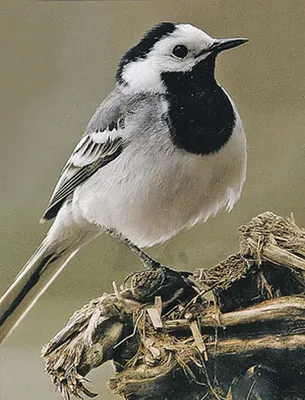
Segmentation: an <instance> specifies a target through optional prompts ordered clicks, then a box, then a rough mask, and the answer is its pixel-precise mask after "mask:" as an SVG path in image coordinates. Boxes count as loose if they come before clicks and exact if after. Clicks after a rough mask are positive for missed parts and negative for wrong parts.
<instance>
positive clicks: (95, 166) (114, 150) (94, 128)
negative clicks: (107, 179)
mask: <svg viewBox="0 0 305 400" xmlns="http://www.w3.org/2000/svg"><path fill="white" fill-rule="evenodd" d="M106 100H107V99H106ZM111 107H112V108H111ZM111 107H110V109H109V113H108V115H107V112H106V116H108V118H105V110H106V111H107V104H105V105H104V103H102V105H101V107H100V108H99V109H98V110H97V111H96V113H95V114H94V116H93V117H92V119H91V121H90V122H89V125H88V128H87V130H86V132H85V135H84V136H83V137H82V139H81V140H80V142H79V143H78V145H77V146H76V147H75V149H74V151H73V153H72V155H71V157H70V158H69V160H68V162H67V163H66V165H65V167H64V168H63V170H62V172H61V175H60V178H59V181H58V183H57V185H56V186H55V189H54V191H53V194H52V196H51V199H50V201H49V204H48V207H47V209H46V211H45V213H44V215H43V217H42V218H41V222H44V221H47V220H49V219H52V218H54V217H55V216H56V215H57V213H58V211H59V210H60V208H61V206H62V204H63V203H64V202H65V201H66V199H67V198H69V197H70V196H71V195H72V194H73V192H74V190H75V189H76V188H77V187H78V186H79V185H81V184H82V183H83V182H85V181H86V180H87V179H89V178H90V177H91V176H92V175H94V174H95V173H96V171H98V170H99V169H100V168H102V167H103V166H104V165H106V164H108V163H109V162H111V161H113V160H114V159H115V158H117V157H118V156H119V155H120V153H121V152H122V150H123V148H124V145H125V144H126V141H125V140H123V131H124V128H125V114H124V111H123V110H122V107H115V108H114V107H113V105H112V104H111ZM103 114H104V115H103ZM109 115H110V116H112V119H111V121H110V123H109V124H108V126H107V125H106V123H105V119H106V121H107V119H108V121H109V119H110V118H109Z"/></svg>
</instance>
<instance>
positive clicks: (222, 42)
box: [195, 38, 248, 58]
mask: <svg viewBox="0 0 305 400" xmlns="http://www.w3.org/2000/svg"><path fill="white" fill-rule="evenodd" d="M246 42H248V39H246V38H233V39H219V40H216V41H215V42H214V43H213V44H212V45H211V46H210V47H209V48H207V49H204V50H202V51H201V52H200V53H198V54H196V56H195V58H197V57H200V56H201V55H202V54H205V53H220V52H221V51H224V50H229V49H233V47H237V46H240V45H242V44H244V43H246Z"/></svg>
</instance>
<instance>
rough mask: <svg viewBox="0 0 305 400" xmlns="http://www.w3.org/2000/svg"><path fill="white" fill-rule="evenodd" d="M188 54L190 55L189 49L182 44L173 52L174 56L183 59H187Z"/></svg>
mask: <svg viewBox="0 0 305 400" xmlns="http://www.w3.org/2000/svg"><path fill="white" fill-rule="evenodd" d="M187 53H188V49H187V48H186V47H185V46H183V45H182V44H179V45H178V46H175V47H174V48H173V51H172V54H173V56H175V57H177V58H181V59H183V58H184V57H186V56H187Z"/></svg>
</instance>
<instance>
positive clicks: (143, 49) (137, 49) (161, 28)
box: [116, 22, 176, 81]
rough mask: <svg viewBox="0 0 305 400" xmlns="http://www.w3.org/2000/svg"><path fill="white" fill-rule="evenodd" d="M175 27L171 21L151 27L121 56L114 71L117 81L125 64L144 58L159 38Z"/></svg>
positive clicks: (120, 77)
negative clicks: (115, 71)
mask: <svg viewBox="0 0 305 400" xmlns="http://www.w3.org/2000/svg"><path fill="white" fill-rule="evenodd" d="M175 29H176V25H175V24H173V23H172V22H161V23H160V24H158V25H156V26H154V27H153V28H151V29H150V30H149V31H148V32H147V33H146V34H145V35H144V37H143V38H142V39H141V40H140V42H139V43H138V44H136V45H135V46H134V47H132V48H131V49H129V50H128V51H127V52H126V53H125V54H124V55H123V56H122V58H121V60H120V62H119V66H118V69H117V73H116V79H117V81H119V80H121V79H122V71H123V68H124V66H125V65H126V64H128V63H129V62H132V61H136V60H137V59H139V58H144V57H145V56H146V55H147V54H148V53H149V52H150V50H151V49H152V47H153V46H154V45H155V44H156V43H157V42H158V41H159V40H160V39H161V38H163V37H165V36H167V35H169V34H170V33H172V32H174V30H175Z"/></svg>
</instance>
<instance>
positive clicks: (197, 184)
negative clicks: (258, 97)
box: [73, 122, 246, 247]
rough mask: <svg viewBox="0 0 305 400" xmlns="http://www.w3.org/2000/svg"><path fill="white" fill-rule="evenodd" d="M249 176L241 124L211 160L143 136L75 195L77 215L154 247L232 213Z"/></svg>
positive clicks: (134, 240)
mask: <svg viewBox="0 0 305 400" xmlns="http://www.w3.org/2000/svg"><path fill="white" fill-rule="evenodd" d="M147 140H149V141H150V146H149V147H148V146H147ZM144 148H145V149H149V151H146V152H144ZM245 173H246V142H245V136H244V132H243V128H242V125H241V123H240V122H238V123H237V126H236V128H235V129H234V132H233V134H232V136H231V138H230V140H229V141H228V142H227V144H226V145H225V146H224V147H223V148H222V149H221V150H220V151H219V152H218V153H215V154H211V155H208V156H198V155H194V154H190V153H187V152H185V151H184V150H180V149H174V148H173V146H172V144H171V142H170V141H169V139H168V140H164V138H163V139H162V138H160V137H159V138H158V137H152V138H150V137H144V136H143V138H142V139H138V140H136V141H133V142H132V144H129V145H128V147H127V148H126V149H125V150H124V151H123V153H122V154H121V155H120V156H119V157H118V158H117V159H116V160H114V161H112V162H110V163H109V164H107V165H106V166H105V167H103V168H101V169H100V170H99V171H98V172H97V173H96V174H95V175H94V176H93V177H92V178H90V179H89V180H88V181H87V182H86V183H85V184H84V185H82V186H81V187H79V188H78V189H77V190H76V191H75V194H74V197H73V210H74V212H75V213H77V214H79V213H80V214H81V216H82V217H83V218H85V219H86V220H88V221H89V222H91V223H94V224H97V225H99V226H100V227H101V228H102V227H106V228H114V229H116V230H117V231H118V232H121V233H122V234H123V235H124V236H125V237H127V238H129V239H130V240H131V241H132V242H134V243H135V244H137V245H138V246H140V247H145V246H152V245H154V244H156V243H160V242H163V241H165V240H167V239H169V238H170V237H172V236H173V235H175V234H176V233H178V232H179V231H180V230H182V229H183V228H186V227H190V226H192V225H194V224H195V223H197V222H199V221H201V220H203V221H204V220H206V219H207V218H208V217H210V216H212V215H215V214H216V213H217V212H218V211H219V210H220V209H221V208H223V207H226V208H227V209H229V210H230V209H231V208H232V207H233V205H234V204H235V202H236V201H237V200H238V199H239V197H240V194H241V189H242V185H243V183H244V180H245Z"/></svg>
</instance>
